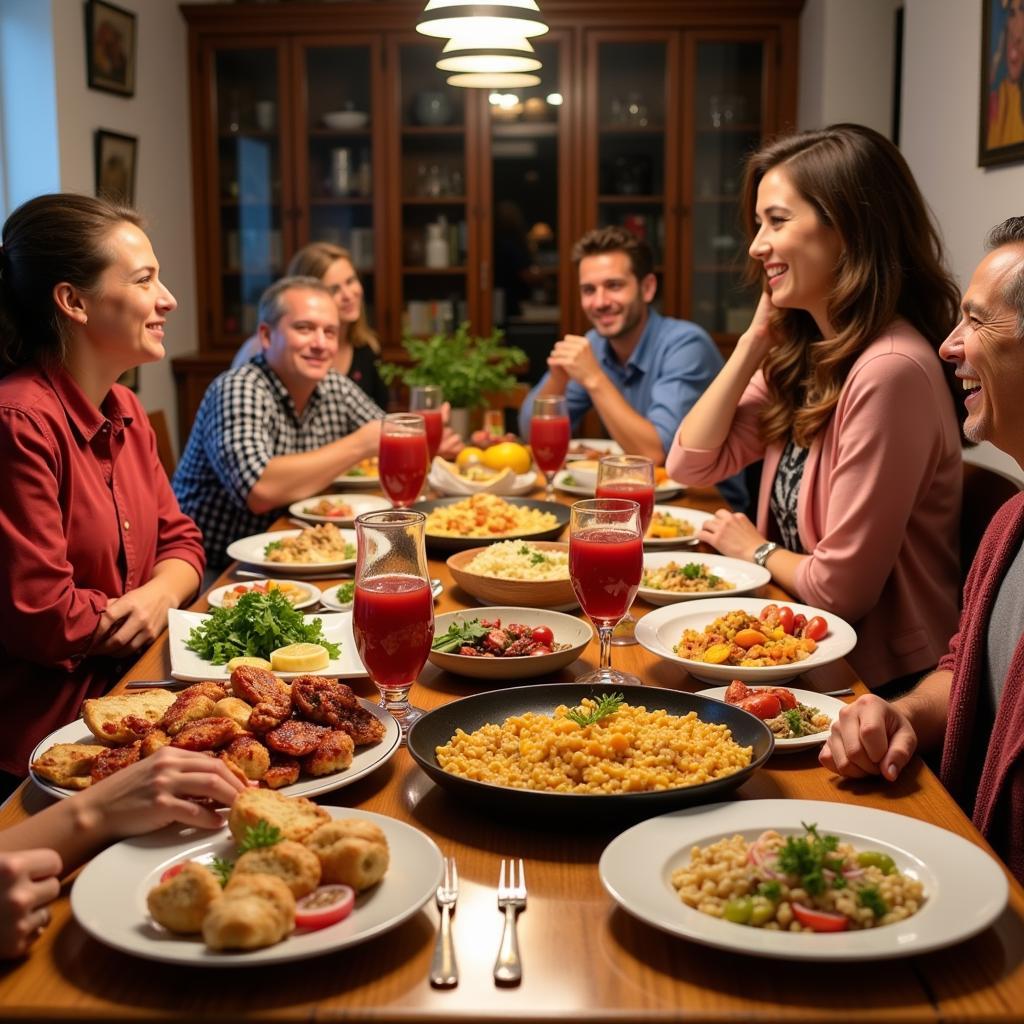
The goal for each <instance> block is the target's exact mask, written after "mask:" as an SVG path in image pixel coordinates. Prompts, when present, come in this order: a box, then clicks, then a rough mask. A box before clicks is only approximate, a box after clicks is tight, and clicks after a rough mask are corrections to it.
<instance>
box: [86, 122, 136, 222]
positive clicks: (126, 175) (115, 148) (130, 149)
mask: <svg viewBox="0 0 1024 1024" xmlns="http://www.w3.org/2000/svg"><path fill="white" fill-rule="evenodd" d="M95 150H96V151H95V162H96V195H98V196H105V197H106V198H107V199H112V200H114V201H115V202H118V203H126V204H127V205H128V206H134V205H135V166H136V163H137V156H138V151H139V140H138V139H137V138H136V137H135V136H134V135H120V134H119V133H118V132H108V131H105V130H104V129H102V128H100V129H98V130H97V132H96V143H95Z"/></svg>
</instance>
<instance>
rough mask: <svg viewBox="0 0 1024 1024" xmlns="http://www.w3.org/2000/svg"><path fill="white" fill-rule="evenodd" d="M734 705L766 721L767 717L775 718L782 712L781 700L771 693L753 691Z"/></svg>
mask: <svg viewBox="0 0 1024 1024" xmlns="http://www.w3.org/2000/svg"><path fill="white" fill-rule="evenodd" d="M736 707H738V708H740V710H742V711H747V712H749V713H750V714H752V715H753V716H754V717H755V718H760V719H761V720H762V721H767V720H768V719H769V718H776V717H778V716H779V715H780V714H782V702H781V701H780V700H779V698H778V697H776V696H775V694H773V693H759V692H758V691H756V690H755V691H754V693H752V694H751V695H750V696H749V697H744V698H743V700H741V701H738V702H737V703H736Z"/></svg>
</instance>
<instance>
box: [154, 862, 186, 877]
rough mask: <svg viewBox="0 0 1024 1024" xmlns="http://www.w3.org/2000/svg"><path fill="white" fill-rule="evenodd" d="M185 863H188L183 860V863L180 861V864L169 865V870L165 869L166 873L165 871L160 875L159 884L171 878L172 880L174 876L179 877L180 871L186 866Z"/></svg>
mask: <svg viewBox="0 0 1024 1024" xmlns="http://www.w3.org/2000/svg"><path fill="white" fill-rule="evenodd" d="M187 863H188V861H187V860H183V861H182V862H181V863H180V864H172V865H171V866H170V867H169V868H168V869H167V870H166V871H165V872H164V873H163V874H162V875H161V876H160V881H161V882H166V881H168V880H169V879H171V878H174V876H175V875H180V874H181V872H182V869H183V868H184V867H185V865H186V864H187Z"/></svg>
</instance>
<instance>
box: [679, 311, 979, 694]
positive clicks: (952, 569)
mask: <svg viewBox="0 0 1024 1024" xmlns="http://www.w3.org/2000/svg"><path fill="white" fill-rule="evenodd" d="M766 401H767V389H766V386H765V382H764V377H763V376H762V374H761V372H760V371H758V372H757V373H756V374H755V375H754V377H753V379H752V380H751V382H750V384H749V385H748V386H747V389H746V391H745V392H744V394H743V397H742V399H741V400H740V404H739V407H738V408H737V410H736V416H735V418H734V419H733V424H732V428H731V429H730V432H729V437H728V438H727V440H726V442H725V444H724V445H723V446H722V447H721V448H720V449H718V450H708V449H698V448H684V447H682V446H681V445H679V444H678V443H676V444H674V445H673V446H672V449H671V451H670V452H669V456H668V461H667V469H668V472H669V475H670V476H671V477H672V478H673V479H675V480H680V481H682V482H684V483H692V484H710V483H713V482H714V481H715V480H721V479H722V478H723V477H726V476H731V475H732V474H733V473H735V472H737V471H738V470H740V469H742V468H743V467H744V466H746V465H749V464H750V463H751V462H756V461H757V460H758V459H760V458H763V459H764V470H763V474H762V477H761V492H760V495H759V497H758V504H757V527H758V529H759V530H760V531H761V533H765V534H766V533H767V532H768V522H769V511H768V505H769V498H770V496H771V489H772V484H773V482H774V480H775V472H776V470H777V469H778V465H779V460H780V458H781V456H782V450H783V447H784V445H783V444H781V443H774V444H771V445H767V446H766V445H765V444H764V442H763V441H762V440H761V437H760V431H759V428H758V414H759V412H760V410H761V408H762V407H763V405H764V404H765V403H766ZM961 491H962V468H961V457H960V435H959V430H958V428H957V423H956V418H955V414H954V410H953V401H952V397H951V396H950V394H949V390H948V388H947V387H946V383H945V380H944V379H943V375H942V368H941V365H940V363H939V359H938V357H937V356H936V354H935V351H934V349H933V348H932V347H931V345H929V344H928V342H927V341H926V340H925V339H924V338H923V337H922V336H921V335H920V334H919V333H918V332H917V331H916V330H914V328H913V327H912V326H911V325H910V324H908V323H907V322H906V321H904V320H897V321H895V322H894V323H893V324H892V325H891V327H890V329H889V330H888V331H887V332H886V333H885V334H884V335H882V336H881V337H879V338H876V339H875V340H874V341H873V342H872V343H871V344H870V345H868V347H867V348H866V349H865V350H864V352H862V353H861V355H860V356H859V357H858V359H857V361H856V362H855V363H854V364H853V366H852V368H851V369H850V374H849V376H848V377H847V380H846V383H845V384H844V385H843V390H842V392H841V394H840V396H839V403H838V404H837V406H836V409H835V412H834V413H833V415H832V418H831V420H829V422H828V425H827V426H826V428H825V429H824V431H822V432H821V433H820V434H819V435H818V436H817V437H816V438H815V439H814V441H813V443H812V444H811V448H810V451H809V452H808V455H807V462H806V463H805V466H804V475H803V481H802V483H801V485H800V494H799V497H798V500H797V528H798V530H799V533H800V542H801V544H802V545H803V548H804V550H805V551H806V552H808V553H809V555H810V557H809V558H807V559H806V560H805V561H804V562H803V563H802V565H801V566H800V570H799V572H798V575H797V588H796V589H797V596H798V597H799V598H800V600H801V601H803V602H805V603H806V604H809V605H814V606H816V607H819V608H825V609H827V610H829V611H831V612H833V613H835V614H836V615H839V616H841V617H842V618H844V619H846V620H847V621H848V622H850V623H852V624H853V625H854V626H855V627H856V630H857V636H858V643H857V647H856V649H855V650H854V651H853V653H852V654H851V655H850V662H851V663H852V665H853V667H854V668H855V669H856V670H857V671H858V673H859V674H860V677H861V679H863V680H864V682H865V683H867V685H868V686H880V685H881V684H883V683H885V682H888V681H889V680H891V679H896V678H898V677H900V676H904V675H909V674H911V673H914V672H921V671H924V670H926V669H929V668H931V667H932V666H934V665H935V664H936V662H937V661H938V660H939V658H940V657H941V656H942V654H943V653H944V652H945V650H946V645H947V642H948V640H949V637H950V636H952V635H953V633H954V632H955V630H956V625H957V617H958V613H957V610H958V596H959V595H958V591H959V559H958V554H957V551H958V541H959V522H960V496H961Z"/></svg>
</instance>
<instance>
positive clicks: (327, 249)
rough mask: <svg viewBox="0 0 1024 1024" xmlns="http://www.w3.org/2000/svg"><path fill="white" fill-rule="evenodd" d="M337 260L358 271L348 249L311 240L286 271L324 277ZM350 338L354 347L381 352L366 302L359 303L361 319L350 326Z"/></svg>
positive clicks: (287, 272)
mask: <svg viewBox="0 0 1024 1024" xmlns="http://www.w3.org/2000/svg"><path fill="white" fill-rule="evenodd" d="M337 260H348V262H349V263H350V264H351V265H352V271H353V273H356V274H357V276H358V273H357V271H356V269H355V267H356V265H355V264H354V263H352V254H351V253H350V252H349V251H348V249H343V248H342V247H341V246H340V245H334V244H332V243H331V242H310V244H309V245H304V246H303V247H302V248H301V249H300V250H299V251H298V252H297V253H296V254H295V255H294V256H293V257H292V258H291V262H290V263H289V264H288V269H287V270H286V271H285V273H286V274H287V275H288V276H289V277H318V278H320V279H321V280H322V279H323V276H324V274H326V273H327V270H328V268H329V267H330V265H331V264H332V263H334V262H335V261H337ZM348 340H349V341H350V342H351V343H352V347H353V348H362V347H363V346H366V347H368V348H370V349H372V350H373V351H374V352H378V353H379V352H380V342H379V341H377V335H376V334H375V333H374V332H373V331H372V330H371V328H370V325H369V323H368V322H367V320H366V304H365V303H362V302H361V303H360V304H359V319H358V320H356V322H355V323H354V324H352V326H351V327H350V328H349V332H348Z"/></svg>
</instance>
